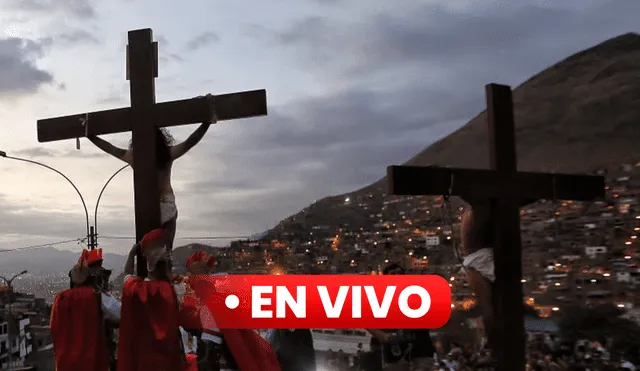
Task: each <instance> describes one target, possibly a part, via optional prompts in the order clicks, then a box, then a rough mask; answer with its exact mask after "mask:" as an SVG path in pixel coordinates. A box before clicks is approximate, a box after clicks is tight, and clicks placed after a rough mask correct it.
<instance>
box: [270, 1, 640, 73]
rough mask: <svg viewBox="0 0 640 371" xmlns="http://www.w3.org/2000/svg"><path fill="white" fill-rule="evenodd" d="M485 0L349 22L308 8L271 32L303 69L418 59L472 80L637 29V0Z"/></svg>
mask: <svg viewBox="0 0 640 371" xmlns="http://www.w3.org/2000/svg"><path fill="white" fill-rule="evenodd" d="M488 3H489V2H487V1H479V2H477V3H474V5H473V6H474V8H473V9H469V10H467V11H465V12H453V11H451V10H449V9H447V8H446V7H444V6H436V5H433V4H418V5H416V6H415V7H414V8H413V9H410V10H409V11H408V9H406V8H404V9H403V12H402V13H401V12H398V13H395V14H394V13H386V12H385V13H381V14H378V15H377V16H375V17H373V18H372V19H370V20H369V21H367V22H361V23H359V24H355V25H354V24H350V23H343V22H340V21H338V20H335V19H330V18H321V17H315V16H314V17H309V18H307V19H303V20H300V21H298V22H297V23H294V24H293V25H290V26H289V27H288V28H286V29H284V30H281V31H280V32H279V33H278V34H277V38H276V40H277V41H278V42H280V43H281V44H282V45H288V46H291V47H293V48H295V50H296V54H297V55H300V50H304V51H306V58H304V57H305V55H304V54H303V55H302V58H299V59H300V61H301V62H302V63H303V67H304V68H306V69H313V70H318V69H327V68H331V66H333V65H335V64H338V66H336V67H337V68H340V69H341V70H342V71H341V72H342V73H341V74H340V78H344V77H349V78H354V79H355V78H362V77H363V76H364V75H371V74H372V73H379V72H380V71H383V70H389V69H393V70H399V69H401V68H407V66H421V67H422V68H430V69H436V68H442V69H447V70H449V71H454V70H455V71H456V72H457V73H458V74H460V75H461V76H463V77H471V78H473V79H474V80H475V81H478V80H481V79H482V78H483V77H484V79H485V81H488V79H489V78H494V79H498V78H499V79H501V80H503V81H512V80H514V79H517V78H520V80H518V81H517V82H522V79H523V78H526V77H528V75H529V74H531V73H534V72H536V70H541V69H543V68H545V67H546V66H548V65H549V64H551V63H554V62H555V61H557V60H559V59H562V58H564V57H566V56H567V55H568V54H571V53H574V52H577V51H579V50H581V49H583V48H586V47H589V46H591V45H594V44H596V43H598V42H600V41H604V40H605V39H608V38H610V37H614V36H617V35H619V34H622V33H627V32H629V31H634V30H638V29H639V27H638V26H637V25H636V24H635V21H634V19H635V14H638V12H640V2H634V1H615V0H608V1H602V2H599V3H585V2H582V3H575V2H574V3H570V2H567V3H566V4H565V3H563V4H565V5H564V6H563V5H559V6H556V7H550V6H547V7H544V6H534V5H521V4H516V3H513V2H509V3H507V2H504V3H503V2H499V3H501V4H500V5H499V6H498V5H495V4H496V3H495V2H491V3H492V4H494V5H493V6H489V5H488ZM576 4H577V5H576ZM572 5H575V6H572ZM593 24H599V27H596V28H594V27H592V25H593ZM300 48H302V49H300Z"/></svg>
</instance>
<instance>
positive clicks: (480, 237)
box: [460, 203, 496, 349]
mask: <svg viewBox="0 0 640 371" xmlns="http://www.w3.org/2000/svg"><path fill="white" fill-rule="evenodd" d="M460 234H461V242H462V253H463V254H464V256H465V258H464V260H463V262H462V265H463V267H464V270H465V272H466V274H467V278H468V281H469V286H471V289H472V290H473V292H474V293H475V294H476V297H477V298H478V304H479V305H480V308H481V310H482V320H483V324H484V332H485V340H486V345H487V347H488V348H489V349H491V347H492V346H493V332H494V328H493V306H492V302H493V299H492V292H493V291H492V285H493V282H494V281H495V279H496V277H495V266H494V263H493V229H492V225H491V218H490V206H489V203H474V204H473V205H472V207H471V208H468V209H467V210H466V211H465V213H464V214H463V216H462V224H461V227H460Z"/></svg>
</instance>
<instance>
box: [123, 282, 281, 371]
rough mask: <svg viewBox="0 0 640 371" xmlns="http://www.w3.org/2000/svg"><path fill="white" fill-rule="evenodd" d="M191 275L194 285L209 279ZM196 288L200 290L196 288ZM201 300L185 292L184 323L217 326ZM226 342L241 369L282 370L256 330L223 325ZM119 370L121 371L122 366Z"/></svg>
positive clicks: (251, 370)
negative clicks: (230, 327) (227, 327)
mask: <svg viewBox="0 0 640 371" xmlns="http://www.w3.org/2000/svg"><path fill="white" fill-rule="evenodd" d="M197 277H198V276H191V282H187V283H190V284H191V285H193V286H192V289H193V288H194V286H196V285H202V284H203V283H205V282H206V280H205V281H203V280H198V279H197ZM194 291H197V289H196V290H194ZM203 309H207V307H206V306H205V305H203V304H202V302H201V300H199V299H198V298H197V297H195V296H193V295H185V296H184V299H183V305H182V308H181V310H180V318H181V325H182V326H183V327H185V328H215V327H217V326H216V324H215V320H214V319H213V318H212V317H211V315H210V314H208V313H207V312H208V311H207V312H204V313H203V312H202V310H203ZM220 332H221V333H222V337H223V339H224V342H225V343H226V344H227V346H228V347H229V350H230V351H231V354H232V355H233V358H234V359H235V361H236V363H237V364H238V368H239V369H240V371H280V364H279V363H278V357H277V356H276V354H275V352H274V351H273V347H272V346H271V344H269V342H268V341H266V340H265V339H264V338H263V337H262V336H260V335H259V334H258V333H256V332H255V331H253V330H246V329H245V330H235V329H221V330H220ZM118 371H120V370H119V369H118Z"/></svg>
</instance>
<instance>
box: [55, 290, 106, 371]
mask: <svg viewBox="0 0 640 371" xmlns="http://www.w3.org/2000/svg"><path fill="white" fill-rule="evenodd" d="M99 300H100V296H99V295H98V294H96V292H95V291H93V288H92V287H88V286H80V287H76V288H73V289H69V290H65V291H63V292H61V293H59V294H58V295H56V298H55V301H54V303H53V308H52V309H51V335H52V337H53V350H54V353H55V361H56V370H57V371H77V370H95V371H107V370H108V369H109V350H108V347H107V339H106V337H105V334H104V330H103V327H102V320H101V317H100V305H101V303H100V301H99Z"/></svg>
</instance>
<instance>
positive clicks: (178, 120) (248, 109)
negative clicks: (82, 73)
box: [37, 90, 267, 143]
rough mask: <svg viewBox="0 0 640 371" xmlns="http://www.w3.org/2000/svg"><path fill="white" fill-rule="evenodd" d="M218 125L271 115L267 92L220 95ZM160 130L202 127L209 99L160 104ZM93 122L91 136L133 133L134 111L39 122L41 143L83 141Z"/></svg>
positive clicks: (208, 115)
mask: <svg viewBox="0 0 640 371" xmlns="http://www.w3.org/2000/svg"><path fill="white" fill-rule="evenodd" d="M215 110H216V116H217V118H218V121H227V120H237V119H243V118H249V117H256V116H264V115H266V114H267V92H266V90H252V91H244V92H239V93H231V94H222V95H216V97H215ZM153 114H154V120H155V122H156V125H157V126H165V127H168V126H180V125H187V124H195V123H200V122H203V121H205V120H208V119H209V118H211V105H210V104H209V103H208V102H207V101H206V99H205V98H192V99H184V100H175V101H169V102H163V103H158V104H156V105H155V106H154V107H153ZM85 118H89V119H90V121H91V134H92V135H104V134H114V133H122V132H126V131H131V123H132V121H131V108H129V107H125V108H116V109H110V110H104V111H94V112H88V113H82V114H76V115H68V116H61V117H54V118H47V119H42V120H38V121H37V128H38V142H40V143H44V142H53V141H57V140H64V139H73V138H81V137H84V136H85V127H84V126H83V125H82V120H84V119H85Z"/></svg>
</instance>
